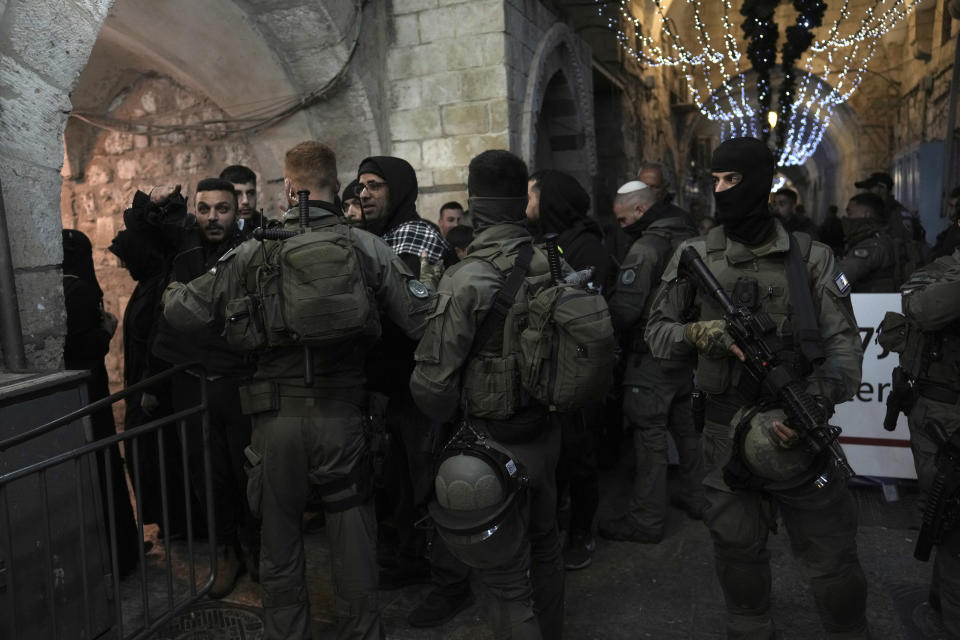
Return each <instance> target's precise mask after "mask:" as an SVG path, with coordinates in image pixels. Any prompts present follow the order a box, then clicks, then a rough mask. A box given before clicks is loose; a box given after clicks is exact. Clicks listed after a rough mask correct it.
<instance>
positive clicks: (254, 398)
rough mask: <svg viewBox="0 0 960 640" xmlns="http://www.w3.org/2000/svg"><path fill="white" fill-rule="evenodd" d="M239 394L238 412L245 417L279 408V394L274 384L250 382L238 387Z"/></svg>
mask: <svg viewBox="0 0 960 640" xmlns="http://www.w3.org/2000/svg"><path fill="white" fill-rule="evenodd" d="M239 393H240V411H241V412H242V413H243V415H245V416H250V415H253V414H255V413H264V412H266V411H276V410H277V409H278V408H280V393H279V390H278V389H277V385H276V383H275V382H269V381H266V380H264V381H259V382H251V383H250V384H246V385H243V386H242V387H240V389H239Z"/></svg>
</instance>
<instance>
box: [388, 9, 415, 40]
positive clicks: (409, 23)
mask: <svg viewBox="0 0 960 640" xmlns="http://www.w3.org/2000/svg"><path fill="white" fill-rule="evenodd" d="M417 15H418V14H416V13H411V14H408V15H400V16H396V17H395V18H394V19H393V30H394V34H395V36H396V37H395V40H394V42H396V44H397V46H400V47H405V46H409V45H415V44H420V28H419V26H418V20H417Z"/></svg>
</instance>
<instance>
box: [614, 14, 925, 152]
mask: <svg viewBox="0 0 960 640" xmlns="http://www.w3.org/2000/svg"><path fill="white" fill-rule="evenodd" d="M638 1H639V0H633V3H634V4H635V3H637V2H638ZM642 1H645V2H649V3H650V4H651V5H652V8H653V11H652V13H653V15H654V18H655V21H656V24H655V25H654V26H653V28H652V29H651V30H650V32H652V33H660V34H662V35H661V38H659V40H655V39H653V38H651V37H649V36H646V35H644V34H643V33H642V29H641V22H640V21H639V20H638V19H637V18H636V17H635V16H634V15H633V14H632V13H631V11H630V4H631V2H630V0H619V2H618V3H614V2H603V1H602V0H595V2H596V3H597V5H598V11H599V13H600V15H601V16H603V15H605V10H606V9H608V8H609V6H613V5H617V11H616V14H615V15H607V20H608V24H609V26H610V28H611V29H613V30H614V31H615V32H616V34H617V39H618V42H619V45H620V47H621V49H623V51H624V52H625V53H626V54H627V55H629V56H631V57H632V58H634V59H635V60H636V61H637V62H638V63H640V64H641V65H643V66H645V67H659V66H671V67H677V68H678V71H679V73H680V74H681V75H682V76H683V77H684V78H685V79H686V83H687V88H688V90H689V92H690V97H691V99H692V100H693V102H694V104H695V105H696V106H697V108H698V109H699V110H700V112H701V113H702V114H703V115H704V116H706V117H707V118H709V119H710V120H713V121H715V122H717V123H718V124H720V128H721V136H722V137H723V138H727V137H732V136H739V135H752V136H755V137H758V138H761V139H763V140H768V139H769V137H770V136H771V134H773V133H775V146H776V153H777V156H778V163H779V165H780V166H786V165H795V164H801V163H803V162H804V161H805V160H806V159H807V158H809V157H810V156H811V155H812V154H813V153H814V152H815V151H816V149H817V146H818V145H819V144H820V140H821V139H822V138H823V134H824V132H825V131H826V129H827V127H829V125H830V119H831V116H832V115H833V111H834V109H835V108H836V107H837V106H838V105H840V104H843V103H844V102H846V101H847V100H848V99H849V98H850V96H851V95H852V94H853V93H854V92H855V91H856V90H857V88H858V87H859V86H860V82H861V81H862V80H863V76H864V74H865V73H866V70H867V67H868V65H869V63H870V61H871V59H872V58H873V55H874V53H875V52H876V49H877V45H878V44H879V42H880V39H881V38H882V37H883V36H884V35H885V34H886V33H888V32H889V31H890V30H891V29H892V28H894V27H895V26H896V25H897V24H898V23H899V22H900V21H901V20H903V19H904V18H905V17H906V16H908V15H909V14H910V12H912V11H913V10H914V9H915V8H916V6H917V5H919V4H920V2H921V1H922V0H871V2H870V3H869V5H868V6H867V7H866V8H865V9H863V10H862V11H857V12H856V13H859V14H860V15H858V16H854V13H855V11H854V10H853V9H852V8H851V6H850V5H851V0H843V1H842V3H840V6H839V7H837V9H835V10H834V11H835V13H833V14H832V15H831V18H832V19H831V20H828V21H826V22H825V20H824V18H825V17H826V13H827V5H826V3H824V2H823V0H791V2H790V4H792V5H793V8H794V9H795V10H796V14H797V15H796V21H795V22H794V24H792V25H790V26H788V27H787V28H786V30H785V38H784V42H783V44H782V46H781V47H780V48H779V52H778V40H779V36H780V28H779V25H778V24H777V21H776V11H777V8H778V7H779V6H780V5H781V4H782V3H785V2H786V0H783V1H781V0H743V2H742V3H740V9H739V12H740V13H741V14H742V15H743V21H742V23H741V25H740V26H741V31H742V34H743V37H742V38H738V37H737V35H736V34H735V27H734V24H733V20H732V18H731V15H732V14H733V11H734V9H733V2H732V0H720V2H716V1H715V0H711V2H710V4H709V6H710V7H711V8H716V7H721V11H722V15H721V16H719V19H716V20H715V19H711V20H710V24H711V25H713V28H712V29H711V28H708V26H707V21H706V20H705V19H704V15H703V13H704V7H703V4H702V3H701V1H700V0H674V1H673V3H672V4H673V5H679V4H680V3H681V2H682V3H683V5H684V6H685V8H686V9H687V11H688V13H689V14H690V17H692V21H690V23H688V22H687V21H686V20H685V21H684V23H685V24H689V27H688V30H686V31H683V34H684V38H683V39H681V29H680V28H679V27H678V25H677V23H676V22H675V21H674V20H673V19H672V18H670V17H669V16H668V15H667V12H666V9H665V6H664V5H670V4H671V3H669V2H664V0H642ZM628 28H629V30H631V31H633V34H632V35H630V34H628V33H627V29H628ZM778 54H779V55H778ZM778 58H779V59H778ZM775 92H776V94H777V104H776V108H775V109H773V108H772V103H773V97H774V93H775ZM774 116H775V117H774Z"/></svg>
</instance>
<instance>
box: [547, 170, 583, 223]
mask: <svg viewBox="0 0 960 640" xmlns="http://www.w3.org/2000/svg"><path fill="white" fill-rule="evenodd" d="M533 177H534V178H536V180H537V184H538V189H539V191H540V230H541V231H542V232H543V233H545V234H546V233H556V234H561V233H563V232H564V231H566V230H568V229H570V228H571V227H572V226H574V225H575V224H577V223H578V222H580V221H581V220H584V219H585V218H586V217H587V211H589V209H590V195H589V194H588V193H587V192H586V191H585V190H584V188H583V187H581V186H580V183H579V182H577V179H576V178H574V177H573V176H571V175H568V174H566V173H563V172H562V171H555V170H553V169H546V170H544V171H541V172H539V173H537V174H536V175H534V176H533Z"/></svg>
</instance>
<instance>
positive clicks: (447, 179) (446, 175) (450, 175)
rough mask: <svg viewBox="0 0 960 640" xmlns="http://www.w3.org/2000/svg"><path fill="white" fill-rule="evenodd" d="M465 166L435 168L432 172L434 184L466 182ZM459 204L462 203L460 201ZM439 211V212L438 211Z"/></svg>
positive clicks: (464, 183) (466, 171)
mask: <svg viewBox="0 0 960 640" xmlns="http://www.w3.org/2000/svg"><path fill="white" fill-rule="evenodd" d="M467 173H468V170H467V167H453V168H452V169H436V170H434V172H433V183H434V184H439V185H443V184H462V185H466V184H467ZM460 204H464V203H463V202H461V203H460ZM438 213H439V212H438Z"/></svg>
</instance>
